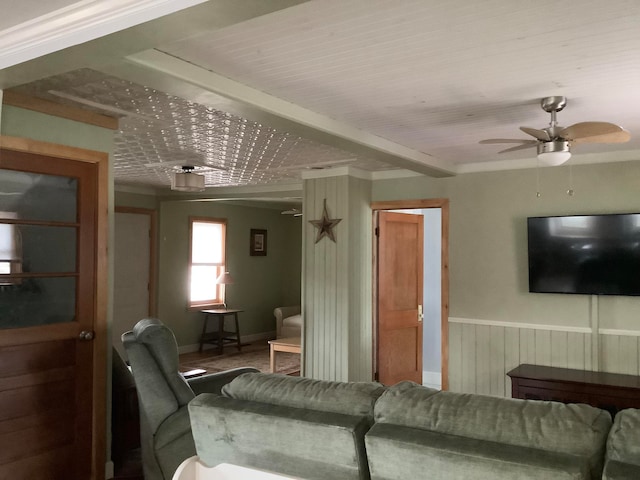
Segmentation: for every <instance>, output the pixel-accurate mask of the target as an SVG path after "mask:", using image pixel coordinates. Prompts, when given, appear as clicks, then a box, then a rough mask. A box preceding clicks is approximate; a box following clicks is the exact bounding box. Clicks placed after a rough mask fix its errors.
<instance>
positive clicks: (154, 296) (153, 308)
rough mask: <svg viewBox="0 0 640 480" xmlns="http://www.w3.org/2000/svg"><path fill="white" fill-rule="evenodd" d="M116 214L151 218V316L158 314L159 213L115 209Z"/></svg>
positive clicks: (123, 208)
mask: <svg viewBox="0 0 640 480" xmlns="http://www.w3.org/2000/svg"><path fill="white" fill-rule="evenodd" d="M114 210H115V213H133V214H136V215H148V216H149V316H150V317H155V316H156V314H157V275H156V265H157V251H158V250H157V237H158V226H157V225H158V212H157V211H156V210H153V209H151V208H139V207H121V206H117V205H116V207H115V208H114Z"/></svg>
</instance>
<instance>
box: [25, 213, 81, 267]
mask: <svg viewBox="0 0 640 480" xmlns="http://www.w3.org/2000/svg"><path fill="white" fill-rule="evenodd" d="M16 228H17V229H18V232H19V235H18V241H19V247H22V248H21V250H22V258H21V260H22V271H23V272H29V273H50V272H75V271H76V228H74V227H39V226H31V225H18V226H16Z"/></svg>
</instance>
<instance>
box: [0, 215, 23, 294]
mask: <svg viewBox="0 0 640 480" xmlns="http://www.w3.org/2000/svg"><path fill="white" fill-rule="evenodd" d="M0 218H8V219H16V218H18V215H17V214H16V213H15V212H0ZM21 243H22V242H21V241H20V231H19V230H18V227H16V226H15V225H13V224H11V223H0V274H5V275H8V274H13V273H21V272H22V248H21ZM19 283H20V279H16V278H7V277H4V278H0V285H16V284H19Z"/></svg>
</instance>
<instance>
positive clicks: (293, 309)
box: [273, 305, 301, 338]
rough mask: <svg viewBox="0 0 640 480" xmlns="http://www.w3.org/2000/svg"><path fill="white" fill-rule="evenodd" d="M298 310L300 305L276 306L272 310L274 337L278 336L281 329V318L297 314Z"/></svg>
mask: <svg viewBox="0 0 640 480" xmlns="http://www.w3.org/2000/svg"><path fill="white" fill-rule="evenodd" d="M300 311H301V308H300V305H293V306H290V307H278V308H276V309H275V310H274V311H273V315H274V316H275V317H276V337H278V338H280V332H281V330H282V320H284V319H285V318H287V317H291V316H293V315H298V314H299V313H300Z"/></svg>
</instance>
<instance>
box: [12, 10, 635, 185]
mask: <svg viewBox="0 0 640 480" xmlns="http://www.w3.org/2000/svg"><path fill="white" fill-rule="evenodd" d="M62 3H64V2H62ZM226 3H228V1H227V2H226ZM254 3H255V2H247V3H246V6H247V8H249V6H250V4H251V5H253V4H254ZM276 3H277V2H274V3H273V7H274V8H273V10H274V11H273V12H271V13H268V12H264V11H256V13H255V14H251V15H250V14H248V13H247V14H246V15H245V16H244V17H242V15H238V14H236V17H234V18H233V19H231V20H229V21H227V22H226V23H225V22H223V21H218V22H217V24H215V25H214V24H213V23H215V22H212V25H210V26H207V25H203V22H199V23H198V24H197V25H195V23H194V27H193V28H192V29H191V30H190V29H189V28H183V29H182V35H179V34H178V33H176V32H174V31H172V32H170V33H171V34H169V32H168V31H169V30H171V29H169V28H167V32H168V33H167V34H166V35H164V36H163V35H162V34H161V32H160V33H159V32H156V35H155V37H154V38H153V39H151V40H150V38H149V35H148V33H147V34H146V35H142V33H145V32H144V31H143V32H141V33H140V35H133V34H130V35H129V36H127V37H126V38H127V45H126V48H125V47H123V46H122V45H120V44H117V40H118V36H117V35H112V36H111V37H110V38H105V39H103V42H104V43H103V44H99V45H98V47H100V48H101V50H100V51H104V50H105V49H104V46H105V45H111V46H113V45H115V46H114V47H113V48H112V49H111V50H110V57H109V58H108V62H107V61H105V62H100V58H99V57H96V55H94V54H92V55H85V59H84V61H83V59H82V58H81V57H82V56H78V55H76V56H77V57H80V58H75V57H74V61H68V62H67V63H68V65H65V66H64V68H57V71H54V70H56V69H55V68H51V63H52V62H49V65H47V62H46V61H44V60H40V61H39V62H38V60H36V61H32V62H26V63H25V64H23V68H21V65H17V66H15V67H11V69H8V70H7V72H6V74H5V75H4V76H3V75H2V74H1V73H0V82H3V84H4V86H5V87H6V86H15V85H18V84H20V83H26V84H27V85H23V86H22V87H20V88H22V89H23V90H26V91H30V92H31V93H32V94H37V95H40V96H46V95H47V94H48V92H49V91H50V90H56V91H62V92H65V93H66V94H67V95H73V96H76V97H82V98H84V99H88V100H91V101H95V102H98V103H102V104H105V105H109V106H111V107H116V108H117V109H118V111H120V110H124V111H129V112H132V113H134V114H136V115H130V116H127V117H126V118H124V119H123V120H122V121H121V129H122V130H121V131H120V132H119V133H118V136H117V142H116V145H117V148H116V152H115V158H116V164H115V167H116V180H117V181H118V182H120V183H131V184H140V185H150V186H168V174H167V173H166V170H167V169H158V168H156V167H153V168H152V167H148V165H149V164H154V165H155V164H158V163H160V162H172V163H171V164H170V165H169V164H167V167H170V166H173V165H175V164H176V162H181V161H182V159H183V158H185V159H189V158H195V159H196V161H198V162H201V163H204V164H209V165H214V166H216V170H215V172H211V171H210V172H208V173H207V175H208V177H207V181H208V183H210V184H212V185H213V184H215V185H260V184H274V183H282V182H285V183H286V182H293V181H298V180H299V176H300V173H301V172H302V171H303V170H304V169H305V168H308V167H314V166H315V167H318V166H328V165H331V164H332V162H334V163H335V164H336V165H351V166H356V167H358V168H360V169H363V170H369V171H382V170H388V169H390V168H404V169H410V170H415V171H419V172H421V173H426V174H432V175H436V176H443V175H445V176H446V175H453V174H460V173H464V172H468V171H476V170H488V169H496V168H521V167H531V166H535V164H536V162H535V149H530V150H522V151H518V152H512V153H509V154H504V155H498V154H497V152H498V151H499V150H501V146H500V145H479V144H478V142H479V141H480V140H482V139H487V138H527V136H526V135H525V134H524V133H522V132H520V131H519V130H518V127H519V126H529V127H534V128H543V127H546V126H547V124H548V122H549V115H548V114H547V113H545V112H544V111H542V110H541V109H540V107H539V100H540V98H541V97H544V96H549V95H565V96H567V97H568V99H569V102H568V106H567V107H566V108H565V110H564V111H562V112H560V113H559V114H558V120H559V122H560V123H561V124H562V125H565V126H568V125H570V124H573V123H576V122H581V121H589V120H598V121H608V122H613V123H616V124H619V125H622V126H623V127H625V128H626V129H627V130H629V131H630V132H631V135H632V139H631V141H630V142H629V143H624V144H607V145H600V144H597V145H577V146H576V147H575V148H574V149H573V158H572V160H571V162H574V163H581V162H606V161H618V160H638V159H640V115H639V114H638V107H639V106H640V60H639V59H640V28H638V25H640V2H638V1H636V0H626V1H625V0H611V1H608V2H602V1H600V0H597V1H595V0H583V1H581V2H580V3H579V8H577V7H576V2H571V1H558V0H539V1H537V2H531V1H529V0H486V1H472V0H466V1H464V0H457V1H455V0H453V1H447V2H442V1H435V0H393V1H391V0H350V1H344V0H314V1H309V2H303V3H300V4H298V5H294V6H291V7H289V8H283V9H281V10H280V9H279V7H280V6H281V5H277V6H276ZM280 3H282V4H285V5H283V6H287V5H286V2H280ZM290 3H298V2H296V1H295V0H292V1H291V2H290ZM222 4H225V0H209V1H208V2H205V3H204V4H202V5H199V6H196V7H193V8H192V9H189V11H192V12H194V15H195V14H197V13H198V12H203V11H204V10H202V9H215V8H221V7H220V5H222ZM25 5H29V2H26V4H25ZM235 5H236V6H237V5H238V3H237V2H236V3H235ZM240 5H242V2H240ZM225 8H226V7H225ZM236 8H237V7H236ZM251 8H252V9H254V7H253V6H252V7H251ZM255 10H257V9H255ZM189 11H187V10H185V11H184V12H181V14H182V15H183V16H182V17H177V15H178V14H173V18H175V19H176V21H178V20H180V21H185V20H188V19H189V18H190V17H189V14H188V12H189ZM200 16H202V15H200ZM18 18H20V17H18ZM171 18H172V17H166V18H165V20H167V19H171ZM191 18H194V17H193V16H192V17H191ZM196 27H197V28H196ZM184 32H189V34H191V35H190V36H187V35H185V33H184ZM1 33H2V32H0V35H1ZM130 33H131V32H130ZM136 33H137V32H136ZM125 34H126V32H123V33H122V35H125ZM181 36H184V37H185V38H180V37H181ZM122 38H125V37H122ZM132 39H136V40H137V39H140V44H139V45H140V48H137V49H136V43H135V42H134V41H132ZM109 42H111V43H109ZM94 43H96V42H94ZM120 43H123V42H120ZM151 47H153V50H151V51H149V48H151ZM86 48H87V49H89V48H90V46H89V45H88V46H86ZM96 48H97V47H96ZM121 50H122V55H120V57H119V58H113V56H114V55H115V52H118V53H120V51H121ZM64 53H65V52H59V53H58V54H52V56H51V58H52V59H53V60H55V59H56V58H62V57H60V55H64ZM28 67H30V68H31V70H32V71H33V70H36V71H39V72H41V73H39V76H41V77H47V76H49V75H50V76H51V78H44V79H42V80H37V79H36V78H29V74H27V73H25V72H26V71H27V68H28ZM47 68H48V70H47ZM38 69H39V70H38ZM67 70H68V71H67ZM47 71H49V74H47ZM54 74H55V75H54ZM31 76H32V77H33V76H34V74H31ZM16 79H20V81H18V80H16ZM24 80H29V81H24ZM83 82H84V83H83ZM145 87H146V90H145ZM107 113H109V112H107ZM111 113H113V109H112V111H111ZM149 117H153V118H154V120H153V121H152V120H150V118H149ZM207 118H208V119H209V121H208V122H207V121H206V120H207ZM225 129H226V130H225ZM185 132H188V135H185ZM241 133H242V135H240V134H241ZM225 136H226V137H225ZM225 142H226V143H225ZM252 144H253V145H252ZM274 144H277V145H280V147H281V148H280V149H279V150H278V149H276V148H275V147H274V146H273V145H274ZM251 146H253V149H252V150H250V147H251Z"/></svg>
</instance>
